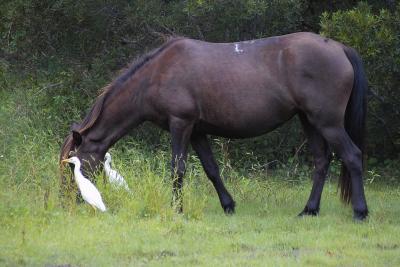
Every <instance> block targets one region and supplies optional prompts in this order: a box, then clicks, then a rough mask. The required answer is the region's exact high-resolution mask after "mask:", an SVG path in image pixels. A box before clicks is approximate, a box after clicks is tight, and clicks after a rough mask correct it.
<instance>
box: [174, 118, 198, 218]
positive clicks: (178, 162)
mask: <svg viewBox="0 0 400 267" xmlns="http://www.w3.org/2000/svg"><path fill="white" fill-rule="evenodd" d="M169 128H170V133H171V143H172V160H171V175H172V179H173V185H172V186H173V200H172V202H173V203H172V204H173V205H174V206H175V207H176V209H177V211H178V212H182V211H183V208H182V185H183V176H184V175H185V170H186V166H185V164H186V158H187V149H188V146H189V141H190V136H191V134H192V129H193V123H192V122H190V121H186V120H183V119H180V118H176V117H173V118H171V120H170V125H169Z"/></svg>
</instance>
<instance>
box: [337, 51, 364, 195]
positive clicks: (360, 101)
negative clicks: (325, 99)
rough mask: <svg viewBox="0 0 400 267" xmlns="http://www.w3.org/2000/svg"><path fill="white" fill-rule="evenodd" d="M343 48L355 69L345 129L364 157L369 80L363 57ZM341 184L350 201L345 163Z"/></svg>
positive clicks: (348, 174)
mask: <svg viewBox="0 0 400 267" xmlns="http://www.w3.org/2000/svg"><path fill="white" fill-rule="evenodd" d="M343 50H344V52H345V54H346V56H347V58H348V59H349V61H350V63H351V65H352V66H353V70H354V82H353V89H352V91H351V95H350V99H349V102H348V103H347V108H346V114H345V129H346V132H347V134H348V135H349V136H350V138H351V140H352V141H353V143H354V144H355V145H356V146H357V147H358V148H359V149H360V150H361V154H362V158H364V145H365V120H366V115H367V100H366V95H367V89H368V82H367V78H366V76H365V72H364V66H363V63H362V60H361V57H360V56H359V55H358V53H357V51H356V50H354V49H353V48H351V47H347V46H344V47H343ZM363 165H364V163H363ZM339 186H340V196H341V198H342V200H343V201H344V202H346V203H349V202H350V200H351V194H352V190H351V181H350V173H349V172H348V170H347V169H346V167H345V166H344V164H342V172H341V175H340V179H339Z"/></svg>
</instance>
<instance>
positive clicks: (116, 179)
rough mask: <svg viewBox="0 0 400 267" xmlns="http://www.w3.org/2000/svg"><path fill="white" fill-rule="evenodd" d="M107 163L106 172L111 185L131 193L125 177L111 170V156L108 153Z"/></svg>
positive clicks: (105, 163)
mask: <svg viewBox="0 0 400 267" xmlns="http://www.w3.org/2000/svg"><path fill="white" fill-rule="evenodd" d="M104 158H105V162H104V171H105V173H106V175H107V177H108V180H109V181H110V184H112V185H114V186H119V187H123V188H125V189H126V190H127V191H130V189H129V186H128V184H127V182H126V181H125V179H124V177H122V175H121V174H119V173H118V172H117V171H116V170H113V169H112V168H111V154H110V153H108V152H107V153H106V155H105V157H104Z"/></svg>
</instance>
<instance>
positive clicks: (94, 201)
mask: <svg viewBox="0 0 400 267" xmlns="http://www.w3.org/2000/svg"><path fill="white" fill-rule="evenodd" d="M61 162H62V163H66V162H68V163H72V164H74V165H75V166H74V178H75V181H76V183H77V185H78V188H79V191H80V192H81V195H82V198H83V199H84V200H85V201H86V202H87V203H88V204H89V205H90V206H92V207H93V208H94V210H96V209H99V210H101V211H103V212H104V211H106V206H105V205H104V202H103V199H102V198H101V195H100V192H99V190H97V188H96V187H95V186H94V184H92V182H90V181H89V180H88V179H86V178H85V177H84V176H83V174H82V172H81V161H80V160H79V158H77V157H71V158H68V159H64V160H62V161H61Z"/></svg>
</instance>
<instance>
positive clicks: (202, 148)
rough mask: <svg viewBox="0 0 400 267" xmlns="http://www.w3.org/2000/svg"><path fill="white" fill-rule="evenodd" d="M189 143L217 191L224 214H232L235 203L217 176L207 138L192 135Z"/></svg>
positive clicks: (216, 166)
mask: <svg viewBox="0 0 400 267" xmlns="http://www.w3.org/2000/svg"><path fill="white" fill-rule="evenodd" d="M191 143H192V147H193V149H194V150H195V151H196V153H197V156H198V157H199V159H200V161H201V164H202V165H203V168H204V171H205V172H206V174H207V177H208V179H210V181H211V182H212V183H213V185H214V188H215V190H216V191H217V194H218V197H219V200H220V202H221V206H222V208H223V209H224V211H225V213H226V214H232V213H234V212H235V201H233V199H232V197H231V195H230V194H229V192H228V190H226V188H225V186H224V183H223V182H222V179H221V176H220V175H219V168H218V165H217V162H216V161H215V159H214V156H213V153H212V151H211V147H210V143H209V142H208V139H207V136H206V135H203V134H195V133H193V134H192V137H191Z"/></svg>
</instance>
